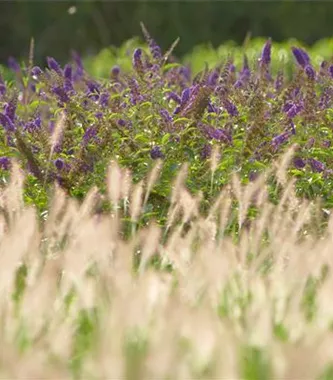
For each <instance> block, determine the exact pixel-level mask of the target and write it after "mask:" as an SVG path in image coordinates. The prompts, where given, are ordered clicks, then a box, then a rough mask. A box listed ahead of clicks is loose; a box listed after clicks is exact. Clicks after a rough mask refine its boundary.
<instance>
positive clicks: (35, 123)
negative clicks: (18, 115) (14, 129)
mask: <svg viewBox="0 0 333 380" xmlns="http://www.w3.org/2000/svg"><path fill="white" fill-rule="evenodd" d="M41 126H42V120H41V118H40V116H37V117H36V118H35V119H34V120H32V121H28V122H27V123H26V124H24V126H23V130H24V131H27V132H30V133H33V132H36V131H38V130H40V128H41Z"/></svg>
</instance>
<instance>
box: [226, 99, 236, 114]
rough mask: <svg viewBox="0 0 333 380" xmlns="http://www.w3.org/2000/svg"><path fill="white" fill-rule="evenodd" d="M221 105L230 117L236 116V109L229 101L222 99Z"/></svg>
mask: <svg viewBox="0 0 333 380" xmlns="http://www.w3.org/2000/svg"><path fill="white" fill-rule="evenodd" d="M222 104H223V106H224V108H225V109H226V110H227V112H228V114H229V115H230V116H238V110H237V107H236V106H235V105H234V104H233V103H231V101H230V100H228V99H224V100H223V101H222Z"/></svg>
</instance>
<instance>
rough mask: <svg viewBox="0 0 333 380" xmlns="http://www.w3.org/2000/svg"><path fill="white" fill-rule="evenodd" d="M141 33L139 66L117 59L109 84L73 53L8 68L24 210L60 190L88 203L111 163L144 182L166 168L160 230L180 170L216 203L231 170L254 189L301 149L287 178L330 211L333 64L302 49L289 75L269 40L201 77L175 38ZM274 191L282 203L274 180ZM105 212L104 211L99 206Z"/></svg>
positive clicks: (158, 205)
mask: <svg viewBox="0 0 333 380" xmlns="http://www.w3.org/2000/svg"><path fill="white" fill-rule="evenodd" d="M142 29H143V34H144V37H145V40H146V43H147V46H142V45H139V47H136V48H135V49H134V47H133V49H132V50H131V49H128V50H129V51H126V54H130V55H131V57H130V58H131V59H127V61H126V62H125V61H124V57H122V58H119V62H120V64H119V65H114V66H113V67H110V68H109V76H108V78H96V77H94V76H92V75H90V74H89V72H88V71H86V70H85V68H84V63H83V62H82V60H81V58H80V56H79V55H78V54H77V53H75V52H74V53H73V55H72V61H71V62H69V63H68V64H66V65H65V66H64V67H61V65H60V64H59V63H58V62H57V61H56V60H55V59H54V58H52V57H48V58H47V67H46V68H41V67H37V66H34V65H33V60H32V54H31V57H30V60H29V63H28V64H27V65H25V66H23V67H21V66H20V65H19V64H18V63H17V62H16V61H15V59H13V58H11V59H10V60H9V67H10V68H11V70H12V72H13V74H14V76H15V80H14V81H10V82H8V81H7V82H5V81H4V79H3V78H1V80H0V82H1V93H0V109H1V112H0V125H1V130H0V136H1V147H0V151H1V157H0V170H1V173H2V178H3V181H7V175H6V171H8V169H9V168H10V159H11V158H13V157H16V158H18V159H19V160H20V162H21V165H22V168H23V169H24V170H26V171H27V173H29V175H28V178H27V188H26V192H25V199H26V201H27V202H29V203H36V204H37V205H38V207H39V208H40V209H41V210H45V208H46V205H47V199H48V194H49V192H50V191H51V190H52V185H53V183H54V182H55V181H56V182H57V183H58V184H59V185H60V186H61V187H62V188H63V189H65V190H66V191H67V192H68V194H70V195H73V196H76V197H77V198H79V199H80V198H82V196H83V195H84V194H85V193H86V192H87V191H88V189H89V188H90V187H91V186H92V185H96V186H98V187H99V188H100V189H101V190H102V192H103V191H105V185H104V181H103V178H104V177H103V176H104V173H105V169H106V167H107V165H108V163H109V162H110V160H111V159H116V160H117V161H118V162H119V164H120V166H121V167H126V168H128V169H129V170H130V171H131V172H132V174H133V176H134V180H135V181H140V180H142V179H143V178H144V176H145V175H146V174H147V172H148V171H149V170H150V169H151V168H152V166H153V165H154V162H155V160H156V159H161V160H163V169H162V172H161V177H160V180H159V182H158V183H157V184H156V186H155V187H154V189H153V191H152V193H151V195H150V198H149V200H148V201H147V213H148V214H150V215H155V216H156V217H157V218H158V219H159V220H160V221H161V222H162V221H163V220H164V218H165V211H166V209H167V206H168V204H169V202H170V200H169V195H170V188H171V183H172V179H173V178H174V175H175V173H176V171H177V169H179V168H180V165H181V164H182V163H183V162H187V163H188V164H189V167H190V171H189V176H188V179H187V186H188V187H189V190H190V191H191V192H192V193H193V194H197V193H198V192H202V193H203V195H204V197H203V198H204V200H205V201H206V202H207V204H209V202H210V199H211V197H212V196H215V195H216V194H217V193H218V191H219V190H220V189H221V188H222V187H223V186H224V185H225V184H227V183H228V182H229V180H230V175H231V174H232V173H234V172H237V173H239V174H240V175H241V178H242V181H243V182H244V183H246V182H248V181H251V178H253V177H254V176H256V175H257V174H258V173H260V172H261V171H262V170H264V169H265V168H267V167H269V166H270V164H271V162H272V160H273V159H274V158H276V157H277V156H279V155H280V154H281V153H283V152H284V150H285V149H286V148H287V147H289V146H291V145H295V144H296V146H297V149H296V155H295V158H294V161H293V162H292V163H291V165H290V167H289V174H290V175H292V176H294V177H296V178H297V183H296V187H297V194H298V195H300V196H305V197H308V198H313V197H315V196H321V197H322V200H323V201H324V206H325V207H332V205H333V196H332V194H333V192H332V189H333V182H332V169H331V168H332V158H333V156H332V154H331V147H330V145H331V141H332V128H331V125H332V111H331V110H332V108H331V107H332V99H333V97H332V96H333V90H332V89H333V87H332V85H333V78H332V74H333V65H331V64H330V62H329V61H323V62H321V63H320V65H319V66H318V65H317V63H315V62H313V61H312V59H311V58H310V56H309V55H308V53H307V52H306V51H305V50H304V49H303V48H301V47H298V46H296V45H295V46H292V47H291V49H290V50H289V52H288V54H289V56H288V57H289V58H288V59H289V62H290V61H293V64H292V66H290V64H289V66H288V70H287V66H284V65H283V64H282V63H281V64H279V61H278V60H277V58H276V56H275V55H274V44H273V43H272V41H271V40H268V41H266V43H265V44H264V46H263V47H262V51H261V52H260V51H256V56H257V58H256V60H254V59H253V57H254V53H253V49H252V50H251V49H250V50H251V51H250V53H251V54H250V55H251V59H249V58H248V56H247V50H246V49H245V50H244V51H243V53H242V54H243V59H242V63H241V64H239V54H238V58H237V59H234V58H233V56H232V55H230V54H229V55H228V56H226V57H225V59H224V60H221V62H216V64H215V65H211V67H210V66H206V67H204V68H203V70H202V71H200V72H195V71H194V72H193V68H191V65H189V64H186V63H182V62H178V61H177V60H176V58H175V57H174V55H173V54H174V50H175V48H176V45H177V43H178V41H176V42H175V43H174V44H173V45H172V46H171V48H170V49H169V50H168V51H167V52H166V53H163V52H162V51H161V49H160V48H159V46H158V44H157V43H156V42H155V41H154V39H153V38H152V37H151V36H150V34H149V32H148V31H147V30H146V28H145V27H144V26H143V25H142ZM131 44H133V41H132V42H131V43H129V45H128V46H132V45H131ZM128 46H127V47H128ZM248 50H249V48H248ZM238 53H239V52H238ZM126 54H125V55H126ZM122 60H123V61H124V64H123V66H124V67H122V64H121V62H122ZM290 70H292V71H290ZM216 148H218V150H219V155H218V156H219V159H218V163H216V167H215V168H214V176H213V178H212V177H211V175H210V172H209V168H210V167H211V165H212V154H213V151H214V149H216ZM271 186H272V187H271V190H272V191H271V197H272V200H274V199H275V200H276V198H277V197H278V194H279V191H278V189H277V188H276V187H275V181H274V179H272V181H271ZM100 207H101V208H102V209H104V208H105V207H107V206H106V205H104V204H103V202H102V204H101V206H100Z"/></svg>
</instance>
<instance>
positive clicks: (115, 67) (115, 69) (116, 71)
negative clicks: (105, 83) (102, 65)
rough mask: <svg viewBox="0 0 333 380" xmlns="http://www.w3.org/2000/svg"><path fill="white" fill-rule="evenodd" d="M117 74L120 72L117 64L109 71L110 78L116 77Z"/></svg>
mask: <svg viewBox="0 0 333 380" xmlns="http://www.w3.org/2000/svg"><path fill="white" fill-rule="evenodd" d="M119 74H120V67H119V66H118V65H115V66H113V67H112V68H111V72H110V75H111V78H113V79H117V78H118V76H119Z"/></svg>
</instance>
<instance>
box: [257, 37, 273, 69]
mask: <svg viewBox="0 0 333 380" xmlns="http://www.w3.org/2000/svg"><path fill="white" fill-rule="evenodd" d="M271 49H272V40H271V39H268V40H267V41H266V43H265V45H264V47H263V49H262V53H261V59H260V63H261V64H262V65H265V66H268V65H269V64H270V63H271Z"/></svg>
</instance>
